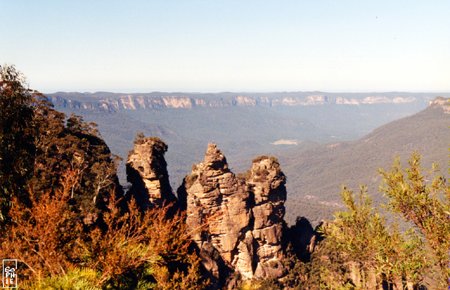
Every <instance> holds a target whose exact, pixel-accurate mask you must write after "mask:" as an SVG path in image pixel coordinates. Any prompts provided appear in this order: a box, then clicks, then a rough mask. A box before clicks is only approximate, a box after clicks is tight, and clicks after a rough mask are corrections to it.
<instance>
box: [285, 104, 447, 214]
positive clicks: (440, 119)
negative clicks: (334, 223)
mask: <svg viewBox="0 0 450 290" xmlns="http://www.w3.org/2000/svg"><path fill="white" fill-rule="evenodd" d="M448 108H449V103H448V99H445V100H444V99H440V101H439V99H437V100H435V101H433V102H431V103H430V106H429V107H428V108H426V109H425V110H423V111H421V112H419V113H417V114H415V115H413V116H410V117H406V118H403V119H401V120H398V121H394V122H391V123H389V124H387V125H384V126H382V127H380V128H378V129H376V130H374V131H373V132H372V133H370V134H368V135H366V136H365V137H363V138H361V139H359V140H357V141H353V142H339V143H331V144H327V145H321V146H317V147H316V148H313V149H310V150H307V151H304V152H296V151H295V150H289V151H286V152H285V153H283V154H282V156H281V157H280V162H281V164H283V166H284V168H285V172H286V174H287V176H289V183H288V191H289V193H290V196H289V200H288V202H287V207H288V210H287V212H288V219H289V221H291V222H292V221H293V218H294V217H295V216H297V215H303V216H308V217H309V218H310V219H311V220H312V221H313V222H318V221H319V220H320V219H321V218H325V217H327V218H330V215H331V213H332V212H333V211H335V210H337V209H339V207H340V202H339V200H340V196H339V194H338V193H339V191H340V186H341V185H342V184H346V185H348V186H350V187H352V188H356V187H357V186H358V185H360V184H362V183H364V184H367V185H368V186H369V192H376V191H377V187H378V184H379V183H380V177H379V174H378V173H377V168H381V167H383V168H387V167H389V166H390V165H391V163H392V160H393V159H394V158H395V157H400V158H401V160H402V161H405V160H407V158H408V155H409V154H411V152H413V151H418V152H419V153H420V154H422V155H423V164H424V167H430V165H431V163H433V162H436V163H438V164H439V165H440V166H441V168H442V171H443V174H446V173H447V172H446V168H447V167H446V165H447V164H448V161H449V159H448V146H449V144H450V134H449V133H448V132H449V126H450V114H449V112H448ZM381 198H382V197H381V195H377V196H374V200H375V201H380V200H381Z"/></svg>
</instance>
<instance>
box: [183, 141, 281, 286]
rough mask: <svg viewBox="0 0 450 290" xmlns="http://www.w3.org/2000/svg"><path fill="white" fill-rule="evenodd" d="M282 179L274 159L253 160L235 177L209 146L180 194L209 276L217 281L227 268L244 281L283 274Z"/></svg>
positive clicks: (221, 156) (214, 149)
mask: <svg viewBox="0 0 450 290" xmlns="http://www.w3.org/2000/svg"><path fill="white" fill-rule="evenodd" d="M285 182H286V178H285V176H284V174H283V173H282V172H281V170H280V166H279V164H278V162H277V160H276V159H275V158H273V157H260V158H257V159H255V160H254V161H253V166H252V169H251V170H250V171H248V172H247V174H246V177H245V178H244V177H237V176H236V175H235V174H234V173H232V172H231V171H230V170H229V168H228V164H227V161H226V158H225V156H224V155H223V154H222V152H221V151H220V150H219V149H217V146H216V145H215V144H209V145H208V149H207V151H206V154H205V158H204V160H203V162H201V163H199V164H197V165H194V166H193V170H192V173H191V174H190V175H188V176H186V178H185V179H184V183H183V185H182V188H180V189H179V192H184V194H183V195H185V198H186V201H185V204H186V211H187V218H186V223H187V225H188V227H189V228H190V229H191V231H192V232H193V240H194V241H195V242H196V244H197V245H198V247H199V248H200V252H201V256H202V258H203V262H204V263H203V264H204V266H205V267H206V268H207V270H209V271H210V273H211V274H212V276H213V277H215V278H217V279H220V278H221V277H220V276H221V275H222V273H224V272H226V269H234V270H235V271H236V272H238V273H239V274H240V275H241V276H242V278H244V279H246V280H248V279H252V278H278V277H280V276H282V275H283V270H284V269H283V266H282V265H281V260H282V259H283V258H284V252H283V247H282V244H281V243H282V235H283V229H284V227H285V223H284V221H283V216H284V212H285V208H284V201H285V200H286V189H285V186H284V185H285ZM218 258H219V259H218Z"/></svg>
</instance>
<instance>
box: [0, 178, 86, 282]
mask: <svg viewBox="0 0 450 290" xmlns="http://www.w3.org/2000/svg"><path fill="white" fill-rule="evenodd" d="M63 180H64V184H65V186H64V187H63V188H62V189H61V190H60V191H58V192H57V194H55V195H54V196H51V195H50V194H49V193H44V194H41V195H39V199H37V198H36V194H34V192H33V191H31V190H30V192H29V194H30V200H31V207H26V206H25V205H23V204H22V203H21V202H20V201H19V200H17V198H15V197H14V198H13V200H12V207H11V210H10V216H11V218H12V222H11V223H10V224H9V226H8V227H7V228H6V231H5V234H4V235H3V236H2V238H1V242H0V245H1V247H0V256H1V257H9V258H15V259H18V260H20V261H21V262H22V263H24V264H25V265H26V266H27V267H26V268H25V269H23V270H22V271H21V279H24V280H27V279H31V278H38V279H39V278H41V277H45V276H54V275H63V274H65V272H66V270H67V269H69V268H70V267H72V266H73V265H74V264H73V261H74V260H75V257H73V253H74V248H76V247H77V240H78V237H79V236H80V235H81V232H82V225H81V222H80V221H78V220H77V219H76V218H75V214H74V213H73V212H72V211H71V210H70V209H69V203H68V200H69V183H68V181H69V180H76V177H75V173H74V172H70V171H69V172H67V173H66V174H65V175H64V177H63Z"/></svg>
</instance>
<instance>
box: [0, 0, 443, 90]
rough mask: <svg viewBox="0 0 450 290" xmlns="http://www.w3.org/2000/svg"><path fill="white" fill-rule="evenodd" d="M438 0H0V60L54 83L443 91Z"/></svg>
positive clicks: (33, 79) (65, 86)
mask: <svg viewBox="0 0 450 290" xmlns="http://www.w3.org/2000/svg"><path fill="white" fill-rule="evenodd" d="M449 16H450V1H449V0H433V1H425V0H404V1H402V0H377V1H371V0H367V1H361V0H308V1H307V0H292V1H289V0H286V1H284V0H277V1H275V0H273V1H272V0H264V1H263V0H244V1H242V0H239V1H237V0H236V1H235V0H221V1H219V0H161V1H150V0H149V1H145V0H142V1H137V0H136V1H132V0H129V1H114V0H96V1H88V0H77V1H61V0H54V1H50V0H40V1H31V0H30V1H26V0H0V20H1V23H2V24H1V25H0V64H13V65H15V66H16V67H17V69H19V70H20V71H22V72H23V73H24V74H25V76H26V77H27V80H28V83H29V85H30V87H31V88H33V89H37V90H39V91H41V92H44V93H51V92H56V91H80V92H88V91H90V92H95V91H114V92H130V93H131V92H150V91H170V92H175V91H189V92H220V91H248V92H251V91H253V92H254V91H258V92H269V91H311V90H320V91H335V92H343V91H347V92H368V91H370V92H373V91H411V92H418V91H424V92H439V91H440V92H449V91H450V17H449Z"/></svg>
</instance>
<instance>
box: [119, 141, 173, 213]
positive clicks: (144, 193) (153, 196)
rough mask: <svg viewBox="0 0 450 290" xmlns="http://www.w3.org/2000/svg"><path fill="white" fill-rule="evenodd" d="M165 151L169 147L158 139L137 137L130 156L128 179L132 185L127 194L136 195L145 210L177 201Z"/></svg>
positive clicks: (127, 167) (127, 165) (127, 166)
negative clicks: (170, 179)
mask: <svg viewBox="0 0 450 290" xmlns="http://www.w3.org/2000/svg"><path fill="white" fill-rule="evenodd" d="M166 151H167V145H166V144H165V143H164V142H163V141H161V140H160V139H159V138H155V137H144V136H143V135H138V137H137V138H136V140H135V142H134V148H133V150H132V151H130V153H129V154H128V160H127V164H126V171H127V180H128V182H130V183H131V184H132V186H131V188H130V190H129V191H128V195H130V196H131V195H133V196H134V197H135V198H136V201H137V203H138V205H139V206H140V207H141V208H142V209H146V208H148V207H151V206H154V205H159V206H160V205H162V204H164V203H170V202H173V201H175V200H176V198H175V196H174V195H173V193H172V188H171V187H170V183H169V174H168V173H167V163H166V161H165V159H164V153H166Z"/></svg>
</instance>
